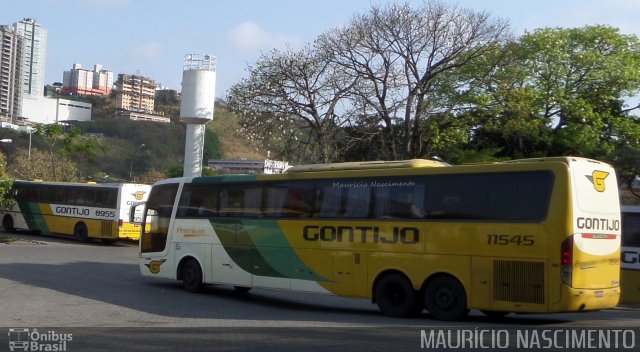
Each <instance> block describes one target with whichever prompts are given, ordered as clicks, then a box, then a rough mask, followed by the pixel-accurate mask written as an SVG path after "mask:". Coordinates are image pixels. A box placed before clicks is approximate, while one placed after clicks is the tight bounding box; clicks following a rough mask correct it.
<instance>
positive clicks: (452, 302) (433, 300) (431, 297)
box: [424, 275, 469, 321]
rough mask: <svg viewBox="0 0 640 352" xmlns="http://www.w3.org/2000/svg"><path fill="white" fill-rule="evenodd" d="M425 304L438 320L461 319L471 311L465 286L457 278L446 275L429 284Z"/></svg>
mask: <svg viewBox="0 0 640 352" xmlns="http://www.w3.org/2000/svg"><path fill="white" fill-rule="evenodd" d="M424 305H425V308H427V310H428V311H429V313H430V314H431V316H432V317H434V318H436V319H438V320H448V321H452V320H460V319H462V318H464V317H465V316H466V315H467V313H469V308H468V307H467V294H466V293H465V291H464V287H463V286H462V284H461V283H460V282H459V281H458V280H457V279H455V278H453V277H451V276H446V275H445V276H438V277H436V278H435V279H433V280H431V282H429V283H428V284H427V289H426V291H425V295H424Z"/></svg>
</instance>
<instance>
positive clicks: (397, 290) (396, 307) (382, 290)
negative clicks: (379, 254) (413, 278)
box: [375, 273, 422, 317]
mask: <svg viewBox="0 0 640 352" xmlns="http://www.w3.org/2000/svg"><path fill="white" fill-rule="evenodd" d="M375 299H376V303H377V304H378V308H379V309H380V311H381V312H382V314H384V315H388V316H391V317H409V316H414V315H416V313H419V312H421V311H422V302H420V300H419V299H418V297H417V294H416V291H415V290H414V289H413V286H412V285H411V282H410V281H409V280H408V279H407V278H405V277H404V276H402V275H400V274H396V273H393V274H388V275H385V276H384V277H383V278H381V279H380V281H378V283H377V284H376V288H375Z"/></svg>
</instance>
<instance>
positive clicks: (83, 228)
mask: <svg viewBox="0 0 640 352" xmlns="http://www.w3.org/2000/svg"><path fill="white" fill-rule="evenodd" d="M73 237H75V238H76V240H78V241H80V242H84V243H86V242H89V231H88V230H87V225H85V224H84V223H81V222H79V223H77V224H76V227H74V228H73Z"/></svg>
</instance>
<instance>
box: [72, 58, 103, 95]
mask: <svg viewBox="0 0 640 352" xmlns="http://www.w3.org/2000/svg"><path fill="white" fill-rule="evenodd" d="M112 86H113V72H111V71H109V70H103V69H102V65H98V64H96V65H94V66H93V71H89V70H85V69H83V68H82V66H81V65H80V64H73V68H72V69H71V70H70V71H64V74H63V79H62V94H68V95H109V94H110V93H111V87H112Z"/></svg>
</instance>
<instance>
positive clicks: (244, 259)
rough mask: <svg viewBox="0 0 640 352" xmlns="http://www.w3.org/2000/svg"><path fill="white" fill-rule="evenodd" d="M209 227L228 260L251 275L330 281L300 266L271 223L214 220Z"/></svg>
mask: <svg viewBox="0 0 640 352" xmlns="http://www.w3.org/2000/svg"><path fill="white" fill-rule="evenodd" d="M211 224H212V226H213V228H214V230H215V231H216V234H217V235H218V238H219V239H220V243H222V246H223V247H224V249H225V251H226V252H227V254H228V255H229V257H231V259H232V260H233V261H234V262H235V263H236V264H237V265H238V266H240V267H241V268H242V269H243V270H245V271H247V272H249V273H251V274H252V275H257V276H269V277H283V278H290V279H303V280H312V281H331V280H329V279H326V278H324V277H322V276H320V275H318V274H316V273H315V272H314V271H313V270H312V269H311V268H309V266H307V265H306V264H304V262H303V261H302V260H301V259H300V257H298V255H297V254H296V252H295V251H294V250H293V249H292V248H291V245H290V244H289V242H288V241H287V239H286V238H285V236H284V233H282V230H281V229H280V227H279V226H278V222H277V221H275V220H244V221H240V222H238V221H236V220H234V219H229V220H226V219H216V220H215V221H214V220H212V221H211Z"/></svg>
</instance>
